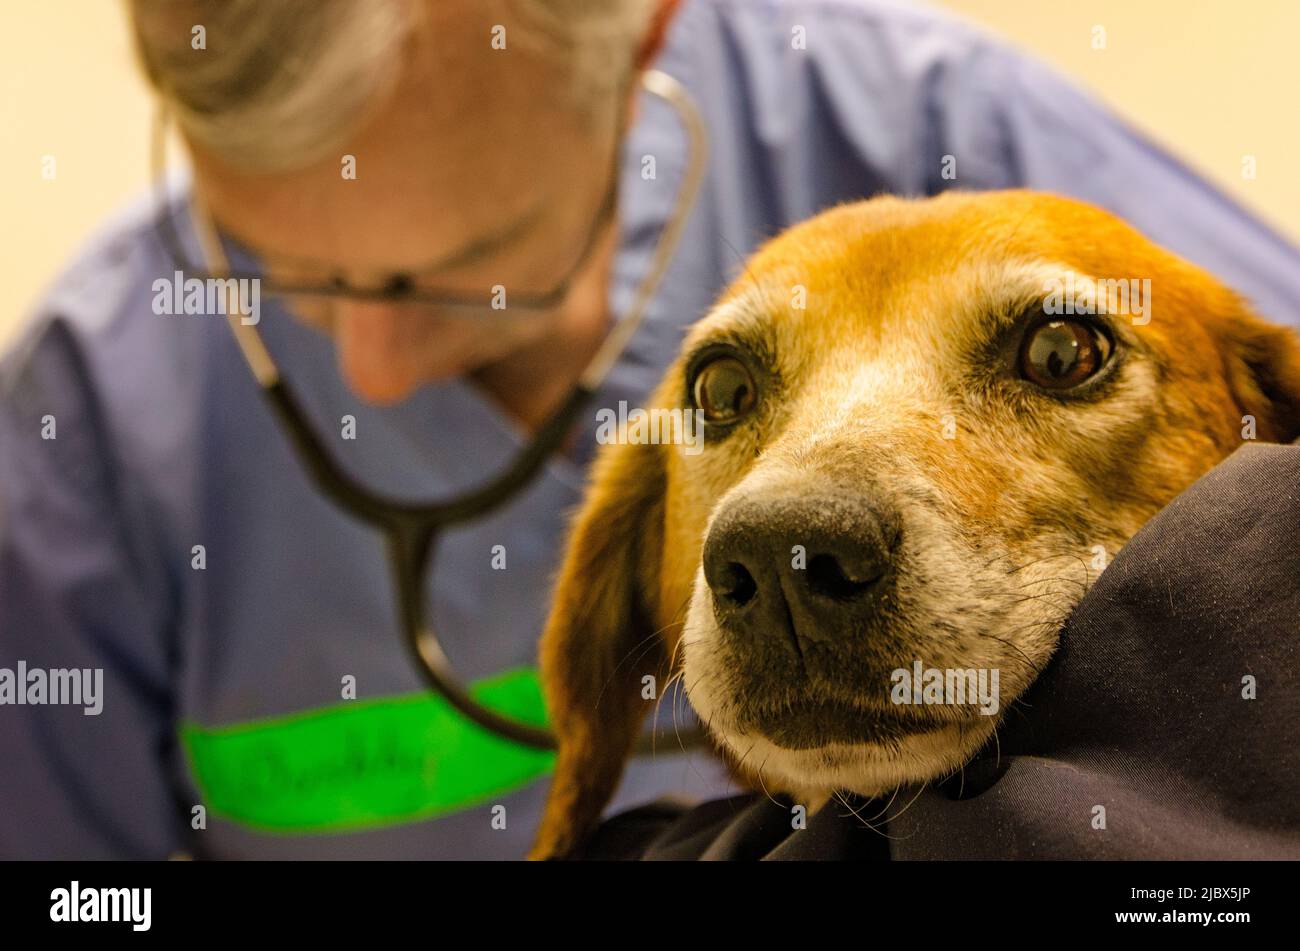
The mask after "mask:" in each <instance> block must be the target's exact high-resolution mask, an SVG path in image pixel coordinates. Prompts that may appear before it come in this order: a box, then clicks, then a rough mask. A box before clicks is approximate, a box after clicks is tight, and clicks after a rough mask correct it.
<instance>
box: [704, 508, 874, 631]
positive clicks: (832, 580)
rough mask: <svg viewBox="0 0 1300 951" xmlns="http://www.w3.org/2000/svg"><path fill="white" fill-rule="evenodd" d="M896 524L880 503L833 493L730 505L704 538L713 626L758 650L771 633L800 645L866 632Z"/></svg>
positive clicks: (706, 575) (705, 567) (715, 519)
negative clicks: (714, 622)
mask: <svg viewBox="0 0 1300 951" xmlns="http://www.w3.org/2000/svg"><path fill="white" fill-rule="evenodd" d="M897 524H898V523H897V520H896V519H894V518H892V517H890V516H889V515H888V514H887V513H883V512H882V510H881V507H880V506H878V505H874V504H872V503H871V502H870V501H868V500H866V499H864V498H861V497H855V496H853V495H850V494H841V493H838V492H835V493H819V492H817V491H813V492H806V493H799V494H794V493H783V494H778V495H774V496H764V495H757V496H748V497H744V498H741V499H737V500H734V501H732V502H730V503H728V504H726V505H725V506H724V507H723V509H722V510H721V511H720V512H719V513H718V514H717V516H716V517H715V518H714V520H713V522H712V524H711V526H710V528H709V532H708V534H707V536H706V538H705V541H704V556H703V561H704V578H705V581H706V582H707V583H708V586H709V589H710V590H711V591H712V594H713V609H714V615H715V617H716V619H717V621H718V623H719V624H720V625H721V626H722V627H723V628H724V629H725V630H727V631H728V632H729V634H730V635H731V636H733V637H735V638H737V639H738V640H739V641H741V642H742V643H744V642H748V643H749V644H750V645H751V646H754V647H758V646H760V645H759V641H760V640H761V639H767V638H780V639H781V641H782V642H783V644H785V645H793V646H795V647H796V648H798V649H800V650H802V645H806V644H808V643H812V642H818V641H821V642H839V641H846V642H851V641H852V640H853V639H854V638H861V637H864V636H865V632H866V630H867V629H868V628H869V626H870V622H871V620H872V617H873V615H874V614H875V612H877V611H878V610H879V606H880V593H881V589H882V588H883V587H884V585H885V582H886V580H887V579H888V578H889V577H890V576H891V568H892V567H893V556H894V552H895V549H896V547H897V543H898V538H899V531H898V528H897ZM769 646H774V645H769ZM847 646H851V643H850V644H848V645H847Z"/></svg>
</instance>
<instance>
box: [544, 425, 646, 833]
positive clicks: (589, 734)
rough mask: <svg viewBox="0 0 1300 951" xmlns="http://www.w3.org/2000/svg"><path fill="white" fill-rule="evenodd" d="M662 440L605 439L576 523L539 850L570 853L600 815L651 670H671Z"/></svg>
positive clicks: (550, 681) (560, 625) (562, 603)
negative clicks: (660, 606)
mask: <svg viewBox="0 0 1300 951" xmlns="http://www.w3.org/2000/svg"><path fill="white" fill-rule="evenodd" d="M662 449H663V447H662V446H658V445H610V446H606V447H605V448H604V449H603V450H602V452H601V453H600V454H599V456H598V457H597V459H596V462H595V464H594V466H593V473H592V481H591V487H590V489H589V491H588V493H587V501H586V502H585V504H584V505H583V507H582V509H581V510H580V511H579V513H578V517H577V520H576V522H575V523H574V526H573V532H572V534H571V536H570V539H569V546H568V550H567V552H566V554H565V559H564V565H563V567H562V568H561V570H560V576H559V581H558V584H557V587H556V592H555V598H554V602H553V604H552V607H551V615H550V618H549V620H548V621H547V624H546V630H545V632H544V633H543V635H542V640H541V672H542V685H543V688H544V690H545V693H546V702H547V708H548V710H549V712H550V716H551V722H552V725H553V728H554V730H555V732H556V735H557V737H558V739H559V755H558V757H557V759H556V764H555V776H554V778H553V779H552V782H551V790H550V795H549V798H548V800H547V803H546V811H545V813H544V815H543V818H542V823H541V826H540V828H539V830H538V834H537V839H536V842H535V843H534V846H533V851H532V853H531V857H532V858H561V857H563V856H565V855H566V854H568V853H569V852H570V851H571V850H572V849H573V848H574V847H575V846H577V845H578V844H579V843H581V841H582V840H583V839H584V838H585V837H586V836H587V834H588V833H590V832H591V830H592V829H593V828H594V827H595V826H596V824H597V822H598V821H599V819H600V815H601V812H602V810H603V809H604V808H605V806H606V804H607V803H608V802H609V800H610V798H611V796H612V795H613V793H614V790H615V787H616V786H617V785H618V781H619V778H620V776H621V775H622V772H623V766H624V764H625V762H626V761H627V759H628V757H629V756H630V755H631V752H632V749H633V746H634V744H635V743H636V740H637V737H638V735H639V733H640V727H641V723H642V721H643V719H644V716H645V713H646V709H647V704H646V701H645V700H644V699H642V689H643V688H642V677H644V676H645V675H646V674H652V675H655V676H657V677H658V678H659V681H658V682H659V683H663V682H664V680H663V675H664V674H665V673H666V671H665V669H664V668H665V665H666V660H665V651H664V650H663V646H662V643H661V642H660V639H659V638H658V637H657V636H656V635H655V631H656V630H657V627H656V623H655V617H656V615H657V613H658V612H657V611H656V610H655V608H656V604H657V600H658V591H659V572H660V561H661V558H662V550H663V517H664V489H665V482H666V472H665V467H664V459H663V455H662Z"/></svg>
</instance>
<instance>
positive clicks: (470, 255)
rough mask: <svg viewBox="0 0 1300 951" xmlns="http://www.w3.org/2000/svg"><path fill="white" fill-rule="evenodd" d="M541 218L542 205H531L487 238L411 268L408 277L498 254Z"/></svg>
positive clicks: (525, 233)
mask: <svg viewBox="0 0 1300 951" xmlns="http://www.w3.org/2000/svg"><path fill="white" fill-rule="evenodd" d="M542 215H543V210H542V202H540V201H538V202H534V203H533V205H532V207H531V208H529V209H528V210H527V211H525V212H524V213H523V214H522V215H519V216H518V217H516V218H513V219H511V220H510V221H508V222H507V223H505V224H503V225H499V226H498V227H496V228H494V229H492V230H491V231H489V232H487V233H486V234H483V235H480V236H479V237H476V238H474V239H473V240H472V241H470V242H468V243H467V244H464V245H462V246H461V247H459V248H457V249H456V250H454V251H449V252H447V253H446V254H444V255H442V256H441V257H439V258H438V259H437V260H436V261H433V262H431V263H429V264H425V265H421V266H420V267H418V268H414V269H412V270H411V271H409V272H408V273H411V274H424V273H427V272H430V271H445V270H450V269H451V268H455V267H460V266H462V265H465V264H469V263H472V262H474V261H476V260H478V259H480V258H483V257H486V256H488V255H490V254H494V253H495V252H497V251H500V250H501V249H502V248H504V247H508V246H510V245H511V244H514V243H516V242H518V241H519V240H520V239H521V238H523V237H524V236H526V235H527V234H528V232H529V231H531V230H532V229H534V228H535V227H536V226H537V223H538V221H540V220H541V218H542Z"/></svg>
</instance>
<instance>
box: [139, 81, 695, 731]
mask: <svg viewBox="0 0 1300 951" xmlns="http://www.w3.org/2000/svg"><path fill="white" fill-rule="evenodd" d="M640 83H641V86H642V88H643V89H644V90H645V91H647V92H649V93H650V94H652V95H654V96H657V97H659V98H660V99H663V100H664V101H665V102H667V103H668V104H669V105H670V106H672V107H673V108H674V109H675V110H676V112H677V114H678V116H679V118H680V120H681V122H682V125H683V126H684V128H685V131H686V135H687V138H688V140H689V141H688V148H689V156H688V160H687V165H686V169H685V173H684V177H683V181H682V185H681V187H680V189H679V191H678V194H677V198H676V201H675V203H674V206H673V210H672V213H671V215H670V217H669V219H668V221H667V223H666V224H665V225H664V229H663V232H662V235H661V237H660V240H659V244H658V247H657V248H656V250H655V254H654V257H653V259H652V261H651V264H650V268H649V270H648V272H647V273H646V275H645V277H644V278H643V279H642V281H641V283H640V284H639V285H638V287H637V290H636V294H635V296H634V297H633V299H632V303H631V305H630V306H629V308H628V310H627V312H626V314H624V316H623V318H622V320H619V321H618V322H617V323H616V324H615V325H614V327H613V329H612V330H611V331H610V333H609V334H608V336H607V337H606V338H605V340H604V342H603V343H602V344H601V346H600V348H599V350H598V351H597V352H596V354H595V355H594V356H593V357H592V358H591V360H590V361H589V362H588V364H587V366H586V368H585V369H584V370H583V372H582V375H581V376H580V377H579V379H578V382H577V383H576V384H575V385H574V387H573V389H572V391H571V392H570V393H569V395H568V396H567V397H566V398H565V400H564V402H563V403H562V404H561V405H560V407H559V408H558V409H556V410H555V411H554V412H553V413H552V414H551V416H550V417H549V418H548V419H547V420H546V422H545V423H544V424H543V425H542V426H541V428H540V429H539V430H538V432H537V434H536V436H535V437H534V438H533V440H532V442H531V443H530V444H529V445H528V446H526V447H524V448H523V449H522V450H521V451H520V452H519V453H518V455H516V457H515V458H514V460H513V461H512V462H511V463H510V465H509V466H508V467H507V468H506V469H504V470H503V471H501V472H500V473H499V474H498V475H496V476H495V477H494V478H492V479H490V480H489V481H487V482H486V483H484V484H483V485H481V486H480V487H479V488H477V489H473V490H471V491H469V492H467V493H465V494H463V495H461V496H459V497H458V498H451V499H445V500H441V501H434V502H428V503H423V504H420V503H408V502H400V501H396V500H394V499H391V498H387V497H385V496H384V495H382V494H379V493H376V492H374V491H371V490H370V489H368V488H366V487H365V486H363V485H361V484H360V483H358V482H357V481H356V480H355V479H353V478H352V477H351V476H349V475H348V474H347V473H346V472H344V471H343V470H342V469H341V468H339V466H338V465H336V464H335V462H334V460H333V458H332V457H331V456H330V454H329V453H328V452H327V451H326V449H325V447H324V445H323V444H322V442H321V441H320V439H319V437H318V436H317V434H316V433H315V432H314V430H313V429H312V427H311V426H310V424H309V423H308V422H307V417H306V416H305V414H304V413H303V411H302V408H301V406H300V405H299V403H298V400H297V398H296V397H295V396H294V393H293V390H292V389H291V388H290V387H289V385H288V384H287V383H286V381H285V380H284V378H283V377H282V376H281V374H280V370H279V367H277V366H276V363H275V361H274V360H273V359H272V357H271V354H270V352H269V350H268V349H267V347H266V344H265V342H264V341H263V339H262V336H261V334H260V333H259V332H258V330H257V327H256V325H255V324H253V323H249V322H245V321H244V320H242V319H241V317H240V315H239V314H238V308H236V307H234V306H228V307H227V310H226V313H227V317H228V321H227V322H228V324H229V326H230V328H231V330H232V332H233V333H234V336H235V340H236V341H237V343H238V345H239V349H240V352H241V353H242V354H243V358H244V361H245V362H246V363H247V364H248V368H249V369H250V370H251V371H252V374H253V377H254V378H255V379H256V381H257V383H258V386H259V387H260V388H261V391H262V395H263V396H264V397H265V399H266V400H267V402H268V403H269V404H270V407H271V409H272V411H273V413H274V415H275V416H276V418H277V419H278V420H279V423H280V425H281V427H282V428H283V430H284V432H285V433H286V435H287V437H288V439H289V442H290V444H291V445H292V447H293V449H294V451H295V453H296V455H297V456H298V459H299V461H300V462H301V463H302V465H303V467H304V468H305V469H306V471H307V474H308V476H309V477H310V478H311V480H312V481H313V483H314V484H315V486H316V488H317V489H318V490H319V491H320V492H321V493H322V494H323V495H324V496H326V497H327V498H329V499H330V500H332V501H333V502H334V504H335V505H337V506H338V507H339V508H341V509H342V510H344V511H346V512H348V513H350V514H351V515H353V516H354V517H355V518H357V519H359V520H361V521H363V522H365V523H367V524H369V525H371V526H373V527H374V528H376V529H378V531H379V532H380V533H381V534H382V535H383V536H384V538H385V540H386V542H387V551H388V559H389V564H390V568H391V571H392V576H393V580H394V584H395V586H396V595H397V602H398V605H399V610H400V615H401V616H400V623H401V629H402V635H403V642H404V643H405V644H406V647H407V649H408V652H409V654H410V655H411V658H412V660H413V662H414V664H415V666H416V669H417V670H418V671H419V672H420V674H421V675H422V677H423V679H424V680H425V682H426V683H427V684H428V685H429V686H430V687H431V688H432V689H433V690H435V691H437V692H438V693H439V694H441V695H442V696H443V697H444V698H446V700H447V701H448V702H449V703H450V704H451V705H452V706H453V707H454V708H455V709H456V710H458V711H459V712H460V713H462V714H463V715H464V716H466V717H468V718H469V719H470V720H472V721H473V722H475V723H477V724H478V725H480V726H482V727H484V728H486V729H488V730H491V731H492V732H493V733H496V734H498V735H500V736H502V737H505V738H507V739H510V740H513V741H514V742H516V743H520V744H523V745H525V746H530V747H535V748H540V749H554V748H556V746H557V742H556V738H555V735H554V734H553V733H552V732H551V731H550V730H548V729H546V728H544V727H539V726H536V725H534V724H531V723H525V722H523V721H520V720H516V719H514V718H512V717H509V716H505V715H503V714H501V713H499V712H497V711H495V710H492V709H490V708H489V707H486V706H484V705H482V704H481V703H479V702H478V701H477V700H475V699H474V697H473V696H472V695H471V694H470V692H469V691H468V690H467V689H466V688H465V686H464V685H463V682H462V681H461V679H460V678H459V677H458V676H457V675H456V672H455V670H454V669H453V668H452V665H451V663H450V661H449V660H448V659H447V655H446V652H445V651H444V650H443V649H442V644H441V643H440V642H439V641H438V636H437V634H436V633H435V632H434V630H433V628H432V626H431V625H430V624H429V621H428V619H427V618H426V616H425V594H426V588H425V576H426V574H427V571H426V569H427V568H428V566H429V562H430V560H431V558H432V555H433V552H434V549H435V547H436V544H437V541H438V535H439V533H440V532H442V531H443V530H445V529H447V528H450V527H452V526H454V525H458V524H462V523H465V522H469V521H471V520H473V519H478V518H482V517H483V516H484V515H486V514H488V513H489V512H492V511H493V510H495V509H497V508H499V507H501V506H502V505H504V504H505V503H506V502H508V501H509V500H510V499H512V498H515V497H516V496H518V495H519V494H520V493H521V492H523V491H524V490H525V489H527V488H528V486H529V484H530V483H531V482H532V480H533V479H534V477H535V476H537V474H538V472H539V471H540V470H541V469H542V467H543V466H544V465H545V464H546V461H547V459H549V458H550V457H551V455H552V454H553V453H554V452H555V451H556V450H557V449H558V448H559V447H560V445H561V444H562V443H563V441H564V439H565V437H566V436H567V434H568V432H569V430H570V429H571V428H572V426H573V424H574V422H575V420H576V419H577V416H578V413H579V412H580V411H581V410H582V408H583V407H584V406H585V405H586V404H587V402H588V400H590V399H591V398H592V396H593V395H594V394H595V393H596V391H597V390H598V389H599V387H600V386H601V385H602V384H603V383H604V381H605V379H606V377H607V376H608V375H609V372H610V370H611V369H612V368H613V366H614V364H615V363H616V362H617V360H618V358H619V356H620V355H621V354H622V353H623V351H624V349H626V347H627V345H628V343H629V342H630V341H631V339H632V337H633V335H634V334H635V333H636V331H637V329H638V327H639V326H640V324H641V321H642V320H643V318H644V316H645V311H646V308H647V307H648V306H649V303H650V300H651V298H652V297H653V295H654V293H655V291H656V290H657V289H658V287H659V284H660V283H661V281H662V280H663V276H664V273H665V272H666V271H667V269H668V265H669V264H670V262H671V261H672V258H673V254H674V253H675V251H676V249H677V245H678V242H679V241H680V239H681V235H682V231H683V228H684V226H685V223H686V219H687V216H688V215H689V214H690V211H691V208H692V207H693V205H694V202H695V198H696V194H697V192H698V191H699V185H700V181H701V179H702V178H703V176H704V168H705V163H706V161H707V148H708V143H707V137H706V133H705V129H704V123H703V121H702V120H701V118H700V115H699V112H698V110H697V109H696V107H695V104H694V102H692V100H691V98H690V96H689V94H688V93H687V92H686V90H685V88H684V87H683V86H682V85H681V84H680V83H679V82H678V81H677V80H676V79H674V78H673V77H671V76H669V75H668V74H667V73H663V72H660V71H658V70H649V71H647V72H645V73H643V74H642V76H641V78H640ZM165 143H166V118H165V115H164V114H162V113H160V116H159V120H158V122H157V123H156V125H155V134H154V163H155V172H156V173H157V174H156V176H155V178H156V181H157V180H159V179H161V178H162V177H163V176H162V175H161V172H160V170H161V169H162V168H163V167H164V163H165V155H164V154H163V150H165V148H166V144H165ZM614 181H615V182H616V181H617V176H616V175H615V178H614ZM158 184H159V187H161V186H162V183H161V181H159V182H158ZM608 202H609V203H610V204H611V206H612V196H611V197H610V198H609V199H608ZM195 206H196V212H197V213H196V214H195V216H194V217H195V224H196V231H197V234H198V238H199V243H200V245H201V247H202V252H203V256H204V258H205V260H206V264H207V271H208V272H209V273H211V274H213V275H215V276H218V277H220V276H226V275H229V274H230V273H231V271H230V266H229V262H228V261H227V259H226V255H225V251H224V249H223V248H222V244H221V240H220V238H219V237H218V235H217V230H216V226H215V224H214V223H213V221H212V219H211V217H210V215H209V214H208V213H207V212H206V210H205V209H203V208H202V205H201V203H200V202H198V201H197V199H196V201H195ZM165 218H166V216H165V215H164V216H160V224H163V219H165ZM163 226H164V227H165V228H166V229H170V228H171V225H170V223H169V222H167V223H165V224H163ZM167 239H170V240H171V241H172V242H174V244H173V245H172V247H173V249H176V248H179V246H180V242H179V237H178V236H177V235H176V234H175V232H174V231H171V230H167V231H165V240H167ZM174 253H175V252H174ZM177 257H178V258H181V257H182V256H181V255H179V254H177ZM400 294H401V289H400V288H398V289H390V290H386V291H382V292H380V294H379V296H386V297H395V296H400Z"/></svg>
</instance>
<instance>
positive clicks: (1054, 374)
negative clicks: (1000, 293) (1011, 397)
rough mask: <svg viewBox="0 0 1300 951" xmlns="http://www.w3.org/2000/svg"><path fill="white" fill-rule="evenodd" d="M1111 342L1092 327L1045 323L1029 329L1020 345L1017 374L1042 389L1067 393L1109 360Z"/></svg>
mask: <svg viewBox="0 0 1300 951" xmlns="http://www.w3.org/2000/svg"><path fill="white" fill-rule="evenodd" d="M1110 351H1111V342H1110V338H1108V337H1107V336H1106V335H1105V334H1104V333H1102V332H1101V331H1100V330H1098V329H1097V328H1096V327H1094V326H1093V325H1092V324H1088V323H1084V322H1082V321H1078V320H1049V321H1046V322H1044V323H1040V324H1037V325H1036V326H1034V327H1031V328H1030V330H1029V332H1028V333H1026V334H1025V340H1024V343H1022V344H1021V345H1020V375H1021V376H1023V377H1024V378H1025V379H1026V380H1028V381H1029V382H1030V383H1034V384H1036V385H1038V386H1041V387H1042V388H1043V389H1046V390H1069V389H1073V388H1074V387H1076V386H1079V385H1080V384H1081V383H1083V382H1085V381H1086V380H1088V379H1089V378H1090V377H1092V376H1093V375H1095V374H1096V373H1097V371H1098V370H1100V369H1101V368H1102V367H1104V366H1105V365H1106V361H1107V360H1108V359H1110Z"/></svg>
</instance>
